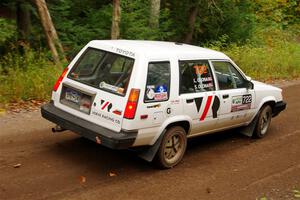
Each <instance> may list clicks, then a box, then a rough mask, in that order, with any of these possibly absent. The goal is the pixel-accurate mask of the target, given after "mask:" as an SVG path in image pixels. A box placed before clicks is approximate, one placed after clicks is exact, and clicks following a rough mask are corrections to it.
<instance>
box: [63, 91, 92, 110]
mask: <svg viewBox="0 0 300 200" xmlns="http://www.w3.org/2000/svg"><path fill="white" fill-rule="evenodd" d="M60 102H61V103H62V104H64V105H66V106H69V107H71V108H73V109H76V110H79V111H81V112H84V113H86V114H90V110H91V104H92V96H90V95H87V94H85V93H83V92H79V91H77V90H75V89H73V88H69V87H66V86H64V87H63V90H62V95H61V99H60Z"/></svg>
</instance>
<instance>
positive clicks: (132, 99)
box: [124, 89, 140, 119]
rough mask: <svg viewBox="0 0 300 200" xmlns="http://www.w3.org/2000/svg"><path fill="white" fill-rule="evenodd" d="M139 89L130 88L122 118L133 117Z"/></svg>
mask: <svg viewBox="0 0 300 200" xmlns="http://www.w3.org/2000/svg"><path fill="white" fill-rule="evenodd" d="M139 95H140V90H139V89H131V91H130V94H129V97H128V101H127V104H126V108H125V112H124V118H126V119H134V117H135V112H136V108H137V103H138V100H139Z"/></svg>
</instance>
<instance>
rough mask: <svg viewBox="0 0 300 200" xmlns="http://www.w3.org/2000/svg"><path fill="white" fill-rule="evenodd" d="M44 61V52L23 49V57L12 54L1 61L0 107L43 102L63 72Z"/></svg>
mask: <svg viewBox="0 0 300 200" xmlns="http://www.w3.org/2000/svg"><path fill="white" fill-rule="evenodd" d="M25 48H26V47H25ZM45 57H46V55H45V53H44V52H36V51H32V50H31V49H29V48H26V53H25V54H24V55H20V54H18V53H16V51H15V52H14V53H9V54H7V55H6V56H4V57H3V58H2V59H1V61H0V82H1V84H0V103H6V102H17V101H20V100H30V99H40V100H44V99H48V98H49V97H50V95H51V90H52V87H53V85H54V82H55V80H56V79H57V77H58V76H59V74H60V73H61V71H62V68H61V67H57V66H54V65H53V63H52V62H50V61H49V60H47V59H45ZM6 66H10V67H9V68H7V67H6ZM24 66H26V67H24Z"/></svg>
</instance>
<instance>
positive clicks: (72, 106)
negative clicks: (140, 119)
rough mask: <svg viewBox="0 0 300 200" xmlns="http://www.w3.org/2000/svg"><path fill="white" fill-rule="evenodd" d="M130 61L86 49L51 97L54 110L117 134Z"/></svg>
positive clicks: (124, 102) (119, 56)
mask: <svg viewBox="0 0 300 200" xmlns="http://www.w3.org/2000/svg"><path fill="white" fill-rule="evenodd" d="M133 66H134V59H133V58H130V57H126V56H123V55H119V54H116V53H112V52H109V51H104V50H100V49H95V48H91V47H89V48H87V49H86V50H85V51H84V52H83V53H82V55H81V56H80V57H79V58H78V59H77V61H76V62H75V63H74V65H73V67H72V68H71V69H70V70H69V72H68V74H67V77H66V78H65V79H64V80H63V82H62V85H61V87H60V88H59V90H58V91H57V92H56V93H55V94H54V98H53V99H54V104H55V106H56V107H58V108H60V109H62V110H64V111H66V112H69V113H71V114H73V115H75V116H77V117H79V118H82V119H85V120H87V121H90V122H93V123H95V124H98V125H101V126H103V127H106V128H109V129H111V130H114V131H120V129H121V126H122V116H123V114H124V113H123V111H124V109H125V106H126V102H127V99H126V93H127V88H128V85H129V82H130V76H131V72H132V69H133Z"/></svg>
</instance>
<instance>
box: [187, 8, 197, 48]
mask: <svg viewBox="0 0 300 200" xmlns="http://www.w3.org/2000/svg"><path fill="white" fill-rule="evenodd" d="M198 10H199V5H195V6H193V7H192V8H191V10H190V15H189V20H188V32H187V33H186V34H185V37H184V39H183V42H184V43H187V44H191V43H192V41H193V35H194V30H195V22H196V19H197V14H198Z"/></svg>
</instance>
